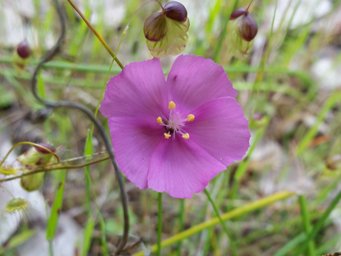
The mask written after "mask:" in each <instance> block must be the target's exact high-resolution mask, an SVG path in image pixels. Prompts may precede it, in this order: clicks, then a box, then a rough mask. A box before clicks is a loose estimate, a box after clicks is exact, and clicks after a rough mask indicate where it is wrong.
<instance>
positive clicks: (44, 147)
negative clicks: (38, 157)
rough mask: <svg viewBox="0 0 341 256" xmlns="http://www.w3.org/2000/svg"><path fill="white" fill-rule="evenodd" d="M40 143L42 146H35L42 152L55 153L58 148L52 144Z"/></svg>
mask: <svg viewBox="0 0 341 256" xmlns="http://www.w3.org/2000/svg"><path fill="white" fill-rule="evenodd" d="M39 145H40V146H42V147H37V146H34V148H35V149H36V150H37V151H38V152H39V153H42V154H51V152H52V153H55V152H56V148H55V147H54V146H52V145H51V144H47V143H40V144H39Z"/></svg>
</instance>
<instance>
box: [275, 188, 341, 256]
mask: <svg viewBox="0 0 341 256" xmlns="http://www.w3.org/2000/svg"><path fill="white" fill-rule="evenodd" d="M340 199H341V192H339V193H338V194H337V195H336V196H335V197H334V199H333V200H332V201H331V203H330V204H329V206H328V207H327V209H326V210H325V211H324V213H323V214H322V216H321V218H320V219H319V221H318V222H317V223H316V224H315V225H314V227H313V229H312V230H311V232H309V235H308V236H306V234H305V233H301V234H299V235H297V236H296V237H294V238H293V239H291V240H290V241H289V242H288V243H286V244H285V245H284V246H283V247H282V248H280V249H279V250H278V251H277V252H276V254H275V255H274V256H285V255H288V253H289V252H292V251H293V250H294V249H295V248H296V247H298V246H299V249H298V250H297V251H296V255H301V253H302V252H303V251H304V250H306V248H307V246H308V242H309V241H310V240H311V239H313V238H315V237H316V235H317V234H318V232H319V231H320V230H321V229H322V228H323V226H324V225H325V223H326V221H327V219H328V217H329V215H330V214H331V212H332V211H333V209H334V208H335V207H336V206H337V204H338V203H339V201H340Z"/></svg>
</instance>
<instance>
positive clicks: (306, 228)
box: [298, 195, 316, 256]
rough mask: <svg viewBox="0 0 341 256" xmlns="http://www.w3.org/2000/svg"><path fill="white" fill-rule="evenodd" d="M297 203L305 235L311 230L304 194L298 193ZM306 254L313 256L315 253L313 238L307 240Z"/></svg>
mask: <svg viewBox="0 0 341 256" xmlns="http://www.w3.org/2000/svg"><path fill="white" fill-rule="evenodd" d="M298 203H299V205H300V208H301V217H302V223H303V228H304V232H305V233H306V235H308V234H309V232H310V231H311V225H310V217H309V213H308V207H307V200H306V199H305V197H304V196H302V195H300V196H299V197H298ZM307 252H308V254H307V255H308V256H315V255H316V251H315V243H314V241H313V240H310V241H309V242H308V251H307Z"/></svg>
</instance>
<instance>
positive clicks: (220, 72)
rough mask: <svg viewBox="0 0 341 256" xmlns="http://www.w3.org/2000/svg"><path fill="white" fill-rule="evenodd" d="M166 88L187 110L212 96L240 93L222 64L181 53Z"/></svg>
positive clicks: (213, 97)
mask: <svg viewBox="0 0 341 256" xmlns="http://www.w3.org/2000/svg"><path fill="white" fill-rule="evenodd" d="M167 87H168V90H170V93H171V96H172V100H174V101H175V102H176V103H177V104H178V105H179V106H182V107H183V110H184V111H186V110H192V109H195V108H197V107H199V106H200V105H201V104H203V103H205V102H208V101H211V100H212V99H216V98H220V97H227V96H231V97H236V95H237V93H236V91H235V90H234V89H233V87H232V84H231V82H230V81H229V79H228V77H227V75H226V73H225V71H224V69H223V68H222V67H221V66H219V65H218V64H216V63H214V62H213V61H212V60H210V59H205V58H202V57H198V56H193V55H182V56H179V57H178V58H177V59H176V60H175V62H174V64H173V66H172V69H171V71H170V73H169V75H168V78H167Z"/></svg>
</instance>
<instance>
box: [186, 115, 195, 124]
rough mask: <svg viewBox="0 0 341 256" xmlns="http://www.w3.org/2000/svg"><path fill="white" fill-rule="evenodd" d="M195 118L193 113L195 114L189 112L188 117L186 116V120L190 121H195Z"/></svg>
mask: <svg viewBox="0 0 341 256" xmlns="http://www.w3.org/2000/svg"><path fill="white" fill-rule="evenodd" d="M194 119H195V115H193V114H189V115H188V116H187V118H186V120H187V121H188V122H193V121H194Z"/></svg>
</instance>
